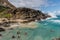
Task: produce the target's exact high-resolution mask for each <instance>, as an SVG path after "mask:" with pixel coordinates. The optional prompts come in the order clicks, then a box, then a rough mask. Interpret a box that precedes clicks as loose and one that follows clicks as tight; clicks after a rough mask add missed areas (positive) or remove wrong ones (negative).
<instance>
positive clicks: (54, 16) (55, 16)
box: [48, 13, 57, 18]
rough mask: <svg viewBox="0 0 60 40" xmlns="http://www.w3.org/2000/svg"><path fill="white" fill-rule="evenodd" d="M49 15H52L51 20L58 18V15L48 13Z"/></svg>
mask: <svg viewBox="0 0 60 40" xmlns="http://www.w3.org/2000/svg"><path fill="white" fill-rule="evenodd" d="M48 15H50V16H51V18H57V15H56V14H55V13H48Z"/></svg>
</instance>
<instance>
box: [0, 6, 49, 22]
mask: <svg viewBox="0 0 60 40" xmlns="http://www.w3.org/2000/svg"><path fill="white" fill-rule="evenodd" d="M0 8H1V9H0V18H7V19H8V20H14V21H16V19H21V20H26V21H24V22H31V21H36V20H37V21H38V20H41V19H46V18H47V17H50V16H49V15H47V14H44V13H42V12H41V11H39V10H35V9H31V8H25V7H20V8H15V9H11V8H9V7H4V6H0Z"/></svg>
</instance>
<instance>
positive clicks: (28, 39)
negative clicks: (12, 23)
mask: <svg viewBox="0 0 60 40" xmlns="http://www.w3.org/2000/svg"><path fill="white" fill-rule="evenodd" d="M37 23H38V25H37V28H35V29H31V28H15V29H13V30H7V31H5V32H0V34H2V37H0V40H53V39H54V38H60V17H59V16H57V18H51V19H48V20H45V21H40V22H37ZM18 31H19V32H20V34H17V32H18ZM13 35H14V36H15V38H12V36H13ZM18 36H20V38H18Z"/></svg>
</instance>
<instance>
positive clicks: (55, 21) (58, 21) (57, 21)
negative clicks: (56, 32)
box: [50, 20, 60, 24]
mask: <svg viewBox="0 0 60 40" xmlns="http://www.w3.org/2000/svg"><path fill="white" fill-rule="evenodd" d="M50 21H53V22H54V23H59V24H60V20H50Z"/></svg>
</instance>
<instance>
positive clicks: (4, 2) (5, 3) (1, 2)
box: [0, 0, 16, 8]
mask: <svg viewBox="0 0 60 40" xmlns="http://www.w3.org/2000/svg"><path fill="white" fill-rule="evenodd" d="M0 5H2V6H5V7H10V8H16V7H15V6H14V5H12V4H11V3H10V2H9V1H8V0H0Z"/></svg>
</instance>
